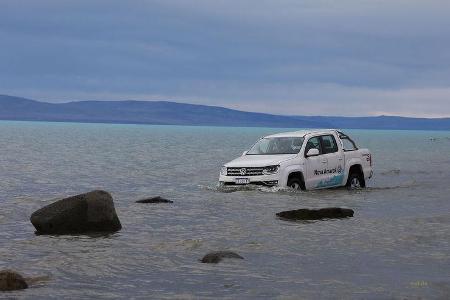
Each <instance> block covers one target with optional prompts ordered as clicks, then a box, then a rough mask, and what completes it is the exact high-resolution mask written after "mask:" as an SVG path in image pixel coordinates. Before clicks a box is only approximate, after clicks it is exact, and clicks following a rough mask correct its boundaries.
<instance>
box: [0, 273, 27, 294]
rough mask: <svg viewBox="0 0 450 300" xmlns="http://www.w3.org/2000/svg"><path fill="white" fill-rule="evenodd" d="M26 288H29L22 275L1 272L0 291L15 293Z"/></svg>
mask: <svg viewBox="0 0 450 300" xmlns="http://www.w3.org/2000/svg"><path fill="white" fill-rule="evenodd" d="M26 288H28V284H27V283H26V282H25V279H24V278H23V277H22V275H20V274H18V273H16V272H14V271H11V270H3V271H0V291H2V292H5V291H15V290H23V289H26Z"/></svg>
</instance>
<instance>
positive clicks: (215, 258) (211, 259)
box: [200, 251, 244, 264]
mask: <svg viewBox="0 0 450 300" xmlns="http://www.w3.org/2000/svg"><path fill="white" fill-rule="evenodd" d="M224 258H237V259H244V258H243V257H242V256H240V255H239V254H236V253H234V252H231V251H216V252H211V253H208V254H206V255H205V256H203V258H202V259H201V260H200V261H201V262H202V263H207V264H217V263H218V262H220V261H221V260H222V259H224Z"/></svg>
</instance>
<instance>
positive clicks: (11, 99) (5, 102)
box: [0, 95, 450, 130]
mask: <svg viewBox="0 0 450 300" xmlns="http://www.w3.org/2000/svg"><path fill="white" fill-rule="evenodd" d="M305 110H306V109H305ZM0 120H16V121H49V122H86V123H124V124H159V125H204V126H233V127H280V128H281V127H283V128H347V129H414V130H450V118H432V119H427V118H409V117H397V116H377V117H331V116H283V115H274V114H265V113H255V112H246V111H239V110H234V109H228V108H224V107H218V106H207V105H197V104H186V103H177V102H171V101H132V100H130V101H73V102H67V103H48V102H40V101H36V100H31V99H26V98H21V97H15V96H8V95H0Z"/></svg>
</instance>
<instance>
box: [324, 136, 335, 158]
mask: <svg viewBox="0 0 450 300" xmlns="http://www.w3.org/2000/svg"><path fill="white" fill-rule="evenodd" d="M321 138H322V146H323V153H324V154H327V153H334V152H337V151H338V147H337V144H336V140H335V139H334V136H332V135H324V136H322V137H321Z"/></svg>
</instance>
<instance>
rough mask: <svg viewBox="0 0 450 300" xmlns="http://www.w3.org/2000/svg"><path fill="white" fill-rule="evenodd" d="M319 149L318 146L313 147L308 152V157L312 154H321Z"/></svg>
mask: <svg viewBox="0 0 450 300" xmlns="http://www.w3.org/2000/svg"><path fill="white" fill-rule="evenodd" d="M319 154H320V153H319V149H316V148H312V149H309V150H308V153H306V157H310V156H317V155H319Z"/></svg>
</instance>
